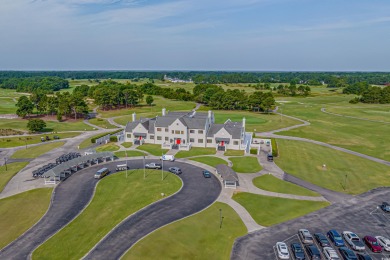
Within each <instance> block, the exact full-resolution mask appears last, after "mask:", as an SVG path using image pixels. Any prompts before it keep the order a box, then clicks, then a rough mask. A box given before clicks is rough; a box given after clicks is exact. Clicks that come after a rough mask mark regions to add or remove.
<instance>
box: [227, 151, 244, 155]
mask: <svg viewBox="0 0 390 260" xmlns="http://www.w3.org/2000/svg"><path fill="white" fill-rule="evenodd" d="M244 154H245V153H244V151H243V150H227V151H226V152H225V153H224V155H225V156H244Z"/></svg>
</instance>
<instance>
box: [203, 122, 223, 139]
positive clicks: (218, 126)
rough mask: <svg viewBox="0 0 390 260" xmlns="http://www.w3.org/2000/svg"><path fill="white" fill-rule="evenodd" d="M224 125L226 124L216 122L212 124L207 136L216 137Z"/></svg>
mask: <svg viewBox="0 0 390 260" xmlns="http://www.w3.org/2000/svg"><path fill="white" fill-rule="evenodd" d="M223 127H224V124H214V125H211V127H210V129H209V131H208V132H207V137H214V135H215V134H216V133H218V131H219V130H221V129H222V128H223Z"/></svg>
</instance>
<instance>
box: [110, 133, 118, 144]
mask: <svg viewBox="0 0 390 260" xmlns="http://www.w3.org/2000/svg"><path fill="white" fill-rule="evenodd" d="M110 142H118V137H117V136H116V135H112V136H110Z"/></svg>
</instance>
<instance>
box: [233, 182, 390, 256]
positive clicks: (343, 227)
mask: <svg viewBox="0 0 390 260" xmlns="http://www.w3.org/2000/svg"><path fill="white" fill-rule="evenodd" d="M388 200H390V188H380V189H376V190H373V191H370V192H368V193H365V194H362V195H359V196H356V197H354V198H352V199H350V200H347V201H342V202H339V203H336V204H333V205H331V206H329V207H327V208H324V209H321V210H319V211H317V212H314V213H311V214H308V215H306V216H303V217H301V218H298V219H295V220H291V221H288V222H285V223H282V224H279V225H276V226H273V227H269V228H265V229H262V230H259V231H256V232H253V233H251V234H248V235H246V236H244V237H241V238H239V239H237V240H236V242H235V244H234V247H233V251H232V255H231V259H278V257H277V254H276V249H275V247H274V246H275V244H276V242H279V241H282V242H285V243H286V244H287V246H288V247H289V246H290V244H291V243H294V242H299V243H301V241H300V239H299V237H298V235H297V234H298V230H299V229H301V228H304V229H308V230H309V231H310V233H311V234H312V235H313V234H314V233H323V234H325V235H326V233H327V232H328V231H329V230H330V229H336V230H337V231H338V232H339V233H340V234H341V233H342V232H343V231H352V232H354V233H356V234H357V235H358V236H359V237H360V238H363V237H364V236H366V235H370V236H385V237H388V238H390V214H389V213H384V212H383V211H382V210H381V209H380V208H378V206H379V205H380V204H381V203H382V202H383V201H388ZM265 210H266V209H265ZM301 244H302V243H301ZM331 245H332V246H333V248H335V249H337V248H336V247H335V246H334V245H333V244H332V243H331ZM317 247H318V248H319V249H320V251H321V247H320V246H318V244H317ZM289 250H290V248H289ZM336 251H337V252H338V250H336ZM321 253H322V252H321ZM338 253H339V252H338ZM366 253H368V254H370V255H371V257H372V258H373V259H380V260H385V259H389V260H390V252H384V253H372V252H371V251H370V249H368V248H366ZM290 256H291V250H290ZM322 257H323V259H325V258H324V256H322ZM290 259H293V258H290ZM307 259H308V258H307ZM340 259H342V258H341V257H340Z"/></svg>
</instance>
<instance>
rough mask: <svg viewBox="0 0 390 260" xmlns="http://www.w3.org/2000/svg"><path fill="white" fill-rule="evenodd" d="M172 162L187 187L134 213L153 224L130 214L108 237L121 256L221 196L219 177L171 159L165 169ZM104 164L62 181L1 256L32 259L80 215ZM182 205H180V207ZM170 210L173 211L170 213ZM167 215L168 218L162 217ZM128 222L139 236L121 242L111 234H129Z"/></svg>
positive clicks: (110, 165) (112, 164) (136, 162)
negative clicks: (41, 211) (45, 206)
mask: <svg viewBox="0 0 390 260" xmlns="http://www.w3.org/2000/svg"><path fill="white" fill-rule="evenodd" d="M152 161H153V160H146V162H152ZM117 163H118V162H110V163H107V164H104V166H105V167H107V168H109V169H110V170H111V171H113V172H114V171H115V166H116V164H117ZM129 165H131V168H134V169H138V168H143V160H142V159H139V160H131V161H130V160H129ZM172 165H175V166H180V167H182V169H183V174H181V175H180V176H179V177H180V178H181V179H182V181H183V188H182V189H181V190H180V191H179V192H178V193H177V194H175V195H173V196H171V197H168V198H166V199H165V200H161V201H158V202H156V203H155V204H152V205H150V206H148V207H146V208H144V209H143V210H141V211H140V212H137V213H135V215H133V216H139V215H141V216H143V215H144V214H149V215H148V218H149V219H148V221H149V220H152V223H145V219H142V218H141V219H138V218H134V217H130V218H128V219H127V220H126V221H124V222H123V223H122V224H121V225H119V226H118V227H117V228H115V229H114V230H113V231H111V232H110V233H109V234H110V235H109V236H108V237H107V238H106V239H108V240H107V242H105V243H108V244H111V246H112V249H111V250H112V251H115V253H116V254H117V255H118V257H119V256H120V255H121V254H122V253H123V252H125V251H126V250H127V249H128V248H129V247H130V246H131V245H132V243H134V242H135V241H137V240H139V239H140V238H142V237H143V236H145V235H147V234H148V233H150V232H151V231H153V230H155V229H157V228H159V227H161V226H163V225H165V224H168V223H170V222H172V221H175V220H177V219H180V218H183V217H186V216H189V215H191V214H194V213H196V212H198V211H200V210H202V209H204V208H206V207H207V206H209V205H210V204H212V203H213V202H214V201H215V200H216V199H217V197H218V196H219V193H220V192H221V185H220V182H219V180H218V179H217V178H216V177H214V176H213V177H212V178H211V179H204V178H203V176H202V174H201V170H202V169H201V168H199V167H196V166H193V165H189V164H184V163H177V162H176V163H169V162H167V163H164V169H167V168H168V167H170V166H172ZM100 167H102V166H101V165H96V166H93V167H89V168H86V169H84V170H81V171H79V172H76V173H74V174H73V175H72V176H70V177H69V178H68V179H66V180H65V181H63V182H61V183H60V184H59V185H58V186H57V187H56V188H55V190H54V191H53V195H52V201H51V205H50V207H49V209H48V211H47V212H46V214H45V215H44V216H43V217H42V218H41V220H40V221H39V222H38V223H37V224H35V225H34V226H33V227H32V228H31V229H29V230H28V231H27V232H25V233H24V234H23V235H21V236H20V237H19V238H17V239H16V240H15V241H13V242H12V243H10V244H9V245H8V246H6V247H5V248H3V249H2V250H0V259H29V258H30V257H31V253H32V252H33V251H34V250H35V248H37V247H38V246H39V245H41V244H42V243H44V242H45V241H46V240H47V239H48V238H50V237H51V236H52V235H54V234H55V233H56V232H58V231H59V230H60V229H62V228H63V227H64V226H66V225H67V224H68V223H70V222H71V221H72V220H73V219H74V218H75V217H77V216H78V215H79V214H80V213H81V212H82V210H83V209H84V208H85V207H86V206H87V205H88V204H89V202H90V201H91V199H92V196H93V194H94V190H95V187H96V184H97V183H98V181H97V180H95V179H94V178H93V175H94V173H95V172H96V170H97V169H99V168H100ZM192 173H194V174H192ZM178 205H180V206H179V207H178ZM167 209H168V210H169V211H168V212H167ZM170 209H171V210H170ZM156 213H159V214H160V215H158V214H156ZM163 215H164V217H162V216H163ZM124 224H131V225H135V226H136V227H135V230H137V231H136V232H134V231H131V232H133V233H135V234H136V236H135V237H133V238H132V240H126V241H122V243H119V242H117V241H115V240H113V239H112V237H111V235H112V234H115V235H123V233H126V234H125V235H129V234H130V233H129V231H128V230H124V229H123V227H127V226H126V225H124ZM105 241H106V240H105ZM123 242H125V243H123ZM119 246H121V247H120V248H121V251H118V247H119ZM114 247H115V249H114ZM99 248H100V247H99V244H98V246H97V247H96V248H95V250H99ZM95 250H94V251H95ZM94 251H93V252H94ZM112 251H111V253H110V254H108V257H107V252H106V253H105V259H113V258H115V257H113V252H112ZM102 256H103V254H102ZM118 257H116V258H118ZM102 258H104V257H102Z"/></svg>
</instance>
